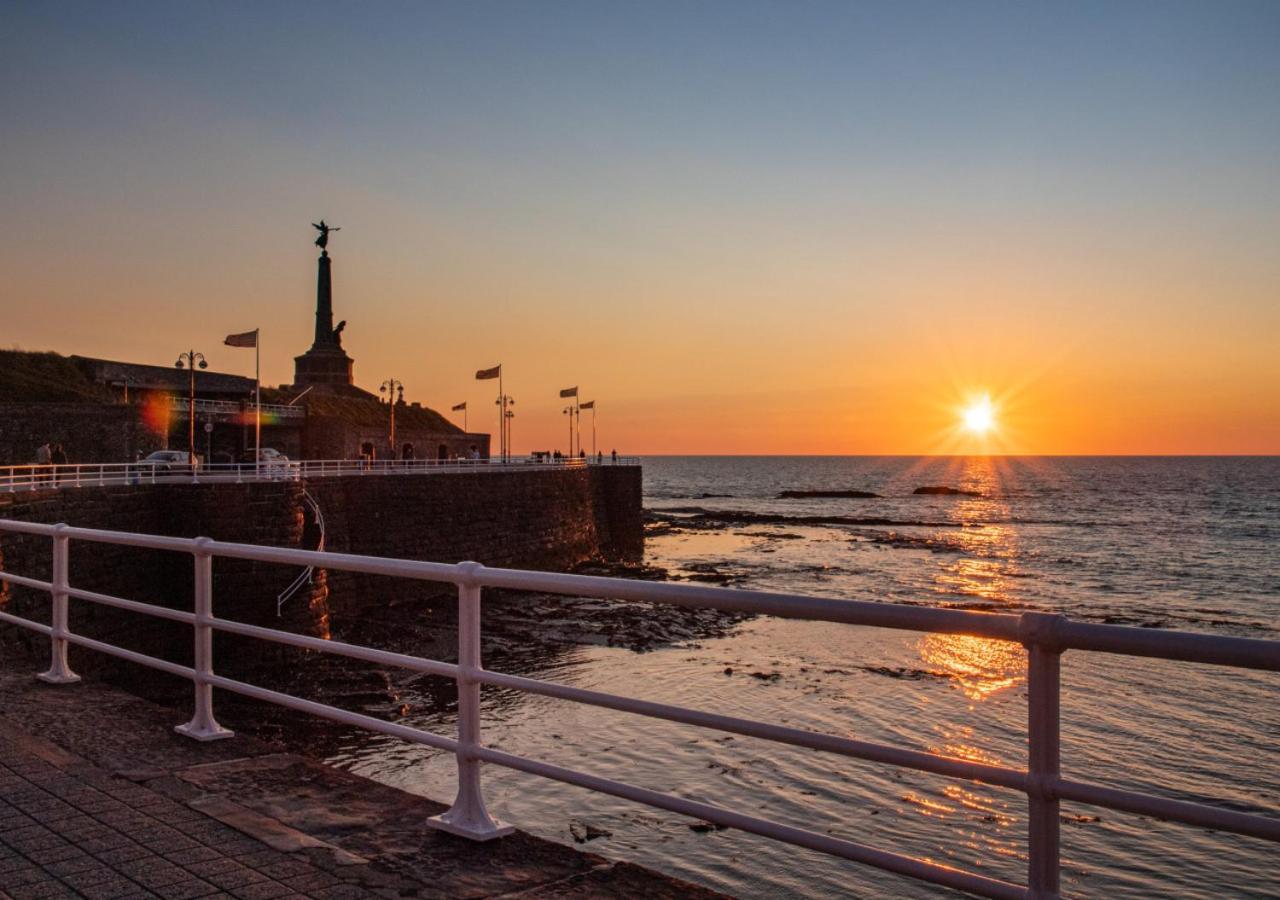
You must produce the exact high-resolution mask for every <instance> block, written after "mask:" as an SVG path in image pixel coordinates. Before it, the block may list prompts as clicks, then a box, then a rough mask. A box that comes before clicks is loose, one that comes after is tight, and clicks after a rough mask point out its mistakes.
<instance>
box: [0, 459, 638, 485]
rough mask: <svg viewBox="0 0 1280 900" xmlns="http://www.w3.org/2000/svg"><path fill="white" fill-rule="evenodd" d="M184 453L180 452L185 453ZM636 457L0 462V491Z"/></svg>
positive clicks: (623, 462) (518, 466)
mask: <svg viewBox="0 0 1280 900" xmlns="http://www.w3.org/2000/svg"><path fill="white" fill-rule="evenodd" d="M184 455H185V454H184ZM639 464H640V459H639V457H635V456H620V457H618V458H617V460H613V459H611V458H609V457H606V458H605V459H604V460H603V461H599V460H597V459H595V458H591V457H588V458H585V459H584V458H580V457H579V458H564V459H550V458H546V457H537V456H521V457H511V458H509V459H506V460H502V459H376V460H362V459H302V460H263V461H262V462H260V463H258V464H256V465H255V464H254V463H251V462H245V463H204V462H197V463H196V464H195V465H194V466H193V465H190V464H188V463H186V462H172V463H171V462H156V461H149V460H139V461H138V462H127V463H63V464H59V465H54V464H45V465H41V464H38V463H36V464H25V465H13V466H0V492H5V493H15V492H17V491H27V490H51V489H58V488H79V487H93V486H107V485H131V484H182V483H187V484H199V483H201V482H208V483H222V482H233V483H242V482H246V481H287V480H299V479H307V478H337V477H346V476H367V475H424V474H435V473H445V472H514V471H527V470H533V471H541V470H546V469H554V468H560V469H577V468H582V467H585V466H596V465H604V466H610V465H620V466H636V465H639Z"/></svg>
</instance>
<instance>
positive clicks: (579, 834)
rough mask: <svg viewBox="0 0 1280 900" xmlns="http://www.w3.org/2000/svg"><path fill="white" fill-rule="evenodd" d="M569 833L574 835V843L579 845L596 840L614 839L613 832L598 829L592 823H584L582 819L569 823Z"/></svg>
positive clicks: (572, 820)
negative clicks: (603, 838)
mask: <svg viewBox="0 0 1280 900" xmlns="http://www.w3.org/2000/svg"><path fill="white" fill-rule="evenodd" d="M569 833H570V834H571V835H573V839H574V841H575V842H576V843H579V844H585V843H586V842H587V841H594V840H595V839H596V838H602V837H613V832H612V831H610V830H609V829H607V828H598V827H597V826H595V825H592V824H591V823H590V822H583V821H582V820H581V819H571V820H570V821H569Z"/></svg>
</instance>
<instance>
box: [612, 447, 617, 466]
mask: <svg viewBox="0 0 1280 900" xmlns="http://www.w3.org/2000/svg"><path fill="white" fill-rule="evenodd" d="M613 464H614V465H615V466H616V465H617V464H618V451H617V450H616V449H615V450H614V451H613Z"/></svg>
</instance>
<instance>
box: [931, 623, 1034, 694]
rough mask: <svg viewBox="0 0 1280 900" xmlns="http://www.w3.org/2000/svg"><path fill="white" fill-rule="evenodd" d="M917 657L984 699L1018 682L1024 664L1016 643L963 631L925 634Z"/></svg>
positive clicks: (1019, 648)
mask: <svg viewBox="0 0 1280 900" xmlns="http://www.w3.org/2000/svg"><path fill="white" fill-rule="evenodd" d="M920 658H921V659H923V660H924V661H925V662H926V663H928V665H929V667H930V668H932V669H935V670H937V671H940V672H944V673H946V674H947V675H950V676H951V681H952V684H954V685H956V686H957V687H958V688H960V690H961V691H963V692H964V695H965V696H966V697H968V698H969V699H970V700H985V699H987V698H988V697H990V696H991V695H992V694H995V693H998V692H999V691H1003V690H1007V689H1008V688H1011V687H1013V686H1014V685H1017V684H1019V683H1021V682H1022V680H1023V679H1024V678H1025V675H1026V668H1027V660H1026V654H1025V653H1024V652H1023V650H1022V648H1021V647H1020V646H1018V645H1017V644H1011V643H1009V642H1008V641H993V640H991V639H990V638H981V637H972V636H970V635H966V634H928V635H925V636H924V637H923V638H921V639H920Z"/></svg>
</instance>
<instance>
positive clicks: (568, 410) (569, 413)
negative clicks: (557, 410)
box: [561, 406, 573, 459]
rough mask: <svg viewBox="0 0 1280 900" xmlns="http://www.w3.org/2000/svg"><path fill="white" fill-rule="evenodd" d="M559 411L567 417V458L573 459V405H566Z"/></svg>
mask: <svg viewBox="0 0 1280 900" xmlns="http://www.w3.org/2000/svg"><path fill="white" fill-rule="evenodd" d="M561 412H563V413H564V414H565V415H566V416H568V417H569V458H570V459H573V407H572V406H566V407H565V408H564V409H563V410H561Z"/></svg>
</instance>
